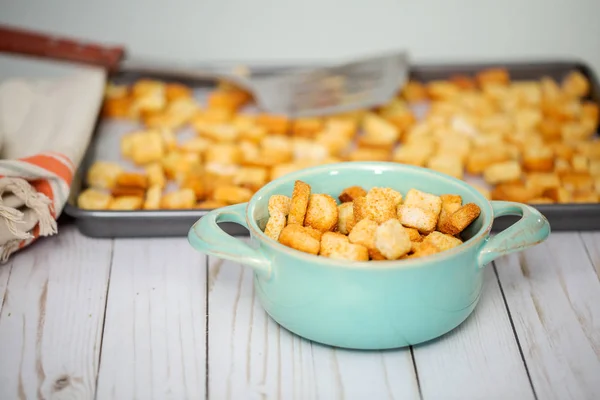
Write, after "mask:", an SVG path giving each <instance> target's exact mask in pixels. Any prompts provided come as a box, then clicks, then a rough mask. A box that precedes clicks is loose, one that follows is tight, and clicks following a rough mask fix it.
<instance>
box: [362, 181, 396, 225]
mask: <svg viewBox="0 0 600 400" xmlns="http://www.w3.org/2000/svg"><path fill="white" fill-rule="evenodd" d="M365 199H366V203H365V213H366V217H367V218H369V219H371V220H373V221H375V222H377V223H378V224H380V223H382V222H385V221H387V220H389V219H392V218H395V217H396V204H395V199H393V198H391V197H390V195H389V194H388V193H386V192H385V191H382V190H380V188H372V189H371V190H369V191H368V192H367V195H366V196H365Z"/></svg>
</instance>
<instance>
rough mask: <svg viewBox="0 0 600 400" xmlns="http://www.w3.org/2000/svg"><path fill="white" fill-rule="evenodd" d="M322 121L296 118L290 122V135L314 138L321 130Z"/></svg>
mask: <svg viewBox="0 0 600 400" xmlns="http://www.w3.org/2000/svg"><path fill="white" fill-rule="evenodd" d="M323 125H324V121H323V120H322V119H320V118H298V119H296V120H295V121H293V122H292V135H294V136H301V137H309V138H312V137H314V136H315V135H316V134H317V133H318V132H320V131H321V130H322V129H323Z"/></svg>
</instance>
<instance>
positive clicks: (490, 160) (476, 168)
mask: <svg viewBox="0 0 600 400" xmlns="http://www.w3.org/2000/svg"><path fill="white" fill-rule="evenodd" d="M509 160H510V155H509V153H508V152H507V151H502V150H501V149H499V148H482V149H475V151H473V152H471V153H470V154H469V155H468V157H467V167H466V168H467V172H469V173H470V174H473V175H477V174H481V173H482V172H483V171H485V170H486V168H488V167H489V166H491V165H493V164H497V163H501V162H505V161H509Z"/></svg>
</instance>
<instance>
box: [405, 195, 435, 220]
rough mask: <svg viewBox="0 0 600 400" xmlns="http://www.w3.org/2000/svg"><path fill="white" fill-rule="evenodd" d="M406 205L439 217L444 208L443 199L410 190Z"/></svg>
mask: <svg viewBox="0 0 600 400" xmlns="http://www.w3.org/2000/svg"><path fill="white" fill-rule="evenodd" d="M404 205H406V206H414V207H419V208H422V209H424V210H427V211H430V212H431V213H432V214H433V215H435V216H436V217H437V216H438V215H439V214H440V210H441V208H442V199H441V198H440V197H438V196H436V195H434V194H431V193H425V192H422V191H420V190H417V189H410V190H409V191H408V193H406V199H405V200H404Z"/></svg>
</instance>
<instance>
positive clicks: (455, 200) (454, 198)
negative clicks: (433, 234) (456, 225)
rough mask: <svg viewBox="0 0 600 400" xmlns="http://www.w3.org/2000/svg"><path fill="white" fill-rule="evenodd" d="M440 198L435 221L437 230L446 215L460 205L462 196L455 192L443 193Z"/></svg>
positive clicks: (446, 217)
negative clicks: (440, 201) (438, 213)
mask: <svg viewBox="0 0 600 400" xmlns="http://www.w3.org/2000/svg"><path fill="white" fill-rule="evenodd" d="M440 199H441V200H442V207H441V212H440V218H439V219H438V223H437V229H438V230H439V229H440V226H442V224H444V223H446V220H447V219H448V217H449V216H450V215H452V214H453V213H454V212H455V211H456V210H458V209H459V208H460V207H461V206H462V198H461V197H460V196H459V195H456V194H443V195H441V196H440ZM411 240H413V239H411Z"/></svg>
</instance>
